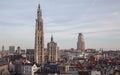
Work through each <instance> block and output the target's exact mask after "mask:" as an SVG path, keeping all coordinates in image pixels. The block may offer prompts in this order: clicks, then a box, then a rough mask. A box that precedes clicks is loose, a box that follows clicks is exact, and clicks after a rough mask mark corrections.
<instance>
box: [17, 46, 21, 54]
mask: <svg viewBox="0 0 120 75" xmlns="http://www.w3.org/2000/svg"><path fill="white" fill-rule="evenodd" d="M17 54H21V49H20V47H19V46H18V47H17Z"/></svg>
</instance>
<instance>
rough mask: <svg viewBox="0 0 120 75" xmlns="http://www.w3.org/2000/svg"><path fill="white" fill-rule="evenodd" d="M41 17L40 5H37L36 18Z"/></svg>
mask: <svg viewBox="0 0 120 75" xmlns="http://www.w3.org/2000/svg"><path fill="white" fill-rule="evenodd" d="M41 16H42V12H41V9H40V4H38V9H37V17H38V18H39V17H41Z"/></svg>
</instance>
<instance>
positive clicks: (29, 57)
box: [26, 49, 35, 62]
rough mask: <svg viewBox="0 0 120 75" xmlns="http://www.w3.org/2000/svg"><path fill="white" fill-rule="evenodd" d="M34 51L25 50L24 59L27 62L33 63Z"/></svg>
mask: <svg viewBox="0 0 120 75" xmlns="http://www.w3.org/2000/svg"><path fill="white" fill-rule="evenodd" d="M34 52H35V51H34V49H27V50H26V57H27V60H29V61H30V62H34Z"/></svg>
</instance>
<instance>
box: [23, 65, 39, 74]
mask: <svg viewBox="0 0 120 75" xmlns="http://www.w3.org/2000/svg"><path fill="white" fill-rule="evenodd" d="M39 68H40V66H39V65H36V64H33V63H23V64H22V67H21V74H22V75H34V73H35V72H36V71H37V70H38V69H39Z"/></svg>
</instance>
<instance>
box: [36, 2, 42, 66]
mask: <svg viewBox="0 0 120 75" xmlns="http://www.w3.org/2000/svg"><path fill="white" fill-rule="evenodd" d="M34 60H35V62H36V63H37V64H44V31H43V19H42V12H41V9H40V4H39V5H38V9H37V19H36V27H35V56H34Z"/></svg>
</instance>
